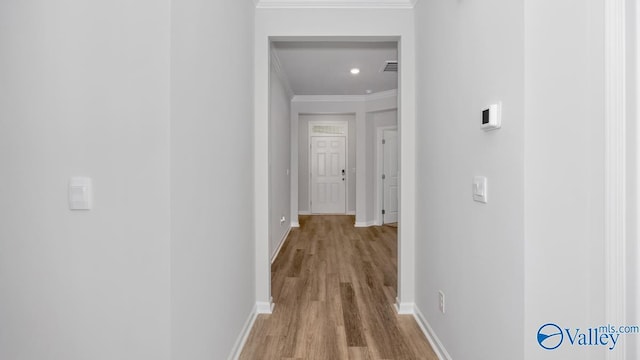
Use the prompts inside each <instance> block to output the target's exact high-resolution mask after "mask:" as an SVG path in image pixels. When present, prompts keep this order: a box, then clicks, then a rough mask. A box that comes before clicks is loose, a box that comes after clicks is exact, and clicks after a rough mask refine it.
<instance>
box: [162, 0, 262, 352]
mask: <svg viewBox="0 0 640 360" xmlns="http://www.w3.org/2000/svg"><path fill="white" fill-rule="evenodd" d="M253 6H254V4H253V2H251V1H237V0H216V1H207V0H183V1H174V2H173V4H172V17H171V25H172V32H171V34H172V48H171V60H172V61H171V81H172V84H171V214H172V216H171V240H172V246H171V290H172V291H171V310H172V318H171V320H172V324H171V325H172V326H171V328H172V342H171V346H172V358H173V359H189V360H198V359H226V358H227V357H228V356H229V354H230V352H231V351H232V350H233V349H234V346H236V345H238V344H237V343H236V340H237V339H238V337H239V335H240V333H241V330H242V329H243V324H245V322H246V321H247V320H248V319H249V316H250V314H251V312H252V308H253V307H254V305H255V301H256V299H255V292H254V291H255V282H254V278H255V274H254V269H255V267H254V259H255V258H254V232H253V226H252V225H253V219H254V216H253V214H254V212H253V210H254V205H253V199H254V192H253V184H254V173H253V168H252V164H253V162H254V158H253V149H254V147H253V139H254V138H253V134H254V133H253V106H252V103H253V100H252V96H251V94H252V91H253V75H252V71H251V68H252V53H253V52H252V48H253V11H254V8H253ZM265 215H266V213H265ZM265 235H266V234H265ZM265 255H266V252H265Z"/></svg>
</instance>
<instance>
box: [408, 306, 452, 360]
mask: <svg viewBox="0 0 640 360" xmlns="http://www.w3.org/2000/svg"><path fill="white" fill-rule="evenodd" d="M413 317H414V318H415V319H416V322H417V323H418V326H420V329H421V330H422V332H423V333H424V336H426V337H427V340H428V341H429V344H431V348H432V349H433V351H434V352H435V353H436V356H438V359H440V360H451V355H449V353H448V352H447V349H445V347H444V345H442V342H441V341H440V339H438V336H437V335H436V333H435V331H433V328H431V326H430V325H429V322H428V321H427V319H425V317H424V315H422V312H421V311H420V309H419V308H418V306H417V305H415V304H414V305H413Z"/></svg>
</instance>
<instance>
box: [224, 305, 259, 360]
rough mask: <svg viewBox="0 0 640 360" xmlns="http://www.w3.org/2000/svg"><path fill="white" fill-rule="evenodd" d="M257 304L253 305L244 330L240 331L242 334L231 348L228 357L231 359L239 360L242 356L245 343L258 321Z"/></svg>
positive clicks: (243, 327)
mask: <svg viewBox="0 0 640 360" xmlns="http://www.w3.org/2000/svg"><path fill="white" fill-rule="evenodd" d="M257 308H258V307H257V304H255V305H253V309H251V313H250V314H249V317H247V320H246V321H245V322H244V326H242V330H241V331H240V335H238V338H237V339H236V343H235V344H234V345H233V348H232V350H231V354H229V357H228V358H227V359H229V360H237V359H239V358H240V353H242V348H244V344H245V343H246V342H247V339H248V338H249V334H250V333H251V329H252V328H253V324H254V323H255V322H256V319H257V318H258V312H257V311H256V310H257Z"/></svg>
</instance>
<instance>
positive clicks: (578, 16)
mask: <svg viewBox="0 0 640 360" xmlns="http://www.w3.org/2000/svg"><path fill="white" fill-rule="evenodd" d="M603 4H604V1H603V0H586V1H585V0H571V1H563V2H561V3H558V2H557V1H551V0H526V1H525V45H526V46H525V64H526V67H525V95H526V97H525V120H526V121H525V139H524V143H525V176H526V180H525V181H526V183H525V184H526V185H527V186H525V188H524V194H525V214H526V217H525V298H526V302H525V308H524V311H525V332H524V334H525V354H526V356H525V359H527V360H529V359H538V358H540V357H541V356H545V358H547V359H558V360H560V359H562V360H583V359H604V358H605V354H606V353H607V352H608V351H609V350H606V349H605V348H604V347H595V348H591V349H575V348H571V347H568V346H564V345H563V346H562V348H561V349H559V350H558V351H555V352H553V353H551V354H548V351H546V350H544V349H542V348H540V346H539V345H538V344H537V342H536V341H535V336H536V332H537V330H538V328H539V327H540V326H541V325H542V324H544V323H545V322H549V321H551V322H555V323H557V324H559V325H561V326H564V327H581V328H587V327H592V326H599V325H606V324H607V320H608V319H606V318H605V314H604V307H605V304H604V298H605V289H606V286H605V279H604V275H605V273H606V271H605V264H604V256H605V254H604V249H605V242H604V239H605V235H604V217H605V213H604V207H605V206H604V196H605V194H604V189H605V186H604V179H605V166H604V154H605V147H604V140H605V133H604V123H605V120H604V99H605V96H604V76H605V74H604V56H603V54H604V53H605V52H604V23H603V21H604V17H603V16H602V14H603V9H604V7H603ZM549 14H553V16H549ZM550 53H553V54H554V56H553V57H550V56H549V54H550ZM551 294H553V295H552V296H550V295H551Z"/></svg>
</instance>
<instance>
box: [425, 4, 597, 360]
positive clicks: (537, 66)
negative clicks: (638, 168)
mask: <svg viewBox="0 0 640 360" xmlns="http://www.w3.org/2000/svg"><path fill="white" fill-rule="evenodd" d="M602 9H603V1H602V0H589V1H577V0H576V1H564V2H561V3H558V2H557V1H539V0H531V1H523V2H513V1H506V0H493V1H488V2H483V3H482V4H479V3H478V4H476V3H472V2H462V3H461V2H457V3H451V2H446V1H432V2H420V3H419V5H418V7H417V8H416V16H417V18H416V24H418V31H417V33H418V34H419V39H418V63H421V64H422V65H423V66H424V68H422V69H421V71H420V72H419V74H420V75H419V79H420V81H419V84H421V85H420V86H419V88H418V93H417V94H418V99H417V103H418V104H419V107H418V114H419V117H420V118H422V119H424V121H421V122H419V123H418V137H419V139H421V140H419V141H418V142H417V143H418V145H419V152H418V164H419V165H418V169H419V173H418V180H417V182H418V183H419V184H421V186H420V187H418V189H419V191H418V206H417V217H418V221H417V224H418V228H417V235H418V236H417V239H420V240H419V242H418V243H417V256H418V259H420V260H418V261H417V264H418V265H417V275H416V276H417V284H418V285H417V294H418V295H417V305H418V307H419V309H420V310H421V312H422V313H423V314H424V315H425V317H426V319H427V320H428V321H429V323H430V324H431V326H432V328H433V330H434V331H435V333H436V334H437V336H438V338H439V339H440V340H441V341H442V343H443V345H444V347H445V348H446V349H447V350H448V352H449V354H450V355H451V356H452V358H455V359H477V358H491V359H515V358H523V355H524V358H525V359H542V358H544V359H576V360H577V359H604V356H605V352H606V351H605V350H604V349H598V348H594V347H590V348H575V347H570V346H562V347H561V348H560V349H558V350H555V351H547V350H544V349H542V348H541V347H540V346H539V345H538V343H537V341H536V333H537V331H538V328H539V327H540V326H541V325H543V324H544V323H546V322H555V323H558V324H559V325H560V326H562V327H580V328H586V327H590V326H597V325H601V324H606V319H605V318H604V289H605V286H604V278H603V275H604V274H605V268H604V261H603V256H604V254H603V250H604V241H603V239H604V177H605V173H604V157H603V154H604V134H603V129H604V127H603V117H604V113H603V105H604V104H603V101H604V84H603V79H604V73H603V68H604V67H603V56H602V54H603V53H604V48H603V17H602V16H601V14H602ZM478 24H482V25H483V26H482V27H478V26H477V25H478ZM498 100H499V101H502V104H503V127H502V129H500V130H498V131H494V132H491V133H483V132H481V131H479V130H478V125H477V122H478V121H479V116H480V110H481V108H482V106H484V105H486V104H488V103H491V102H494V101H498ZM476 174H479V175H486V176H487V177H488V179H489V203H488V204H487V205H480V204H475V203H473V202H472V201H471V192H470V181H471V176H473V175H476ZM439 289H442V290H444V292H445V293H446V295H447V313H446V314H444V315H443V314H440V313H439V312H438V304H437V301H438V300H437V299H438V297H437V295H436V292H437V290H439ZM470 299H473V301H470ZM491 329H494V330H491ZM495 329H499V333H500V335H499V336H497V340H496V339H494V340H493V341H487V338H486V336H484V334H486V333H487V331H489V332H494V333H495ZM496 341H497V344H499V346H496Z"/></svg>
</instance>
